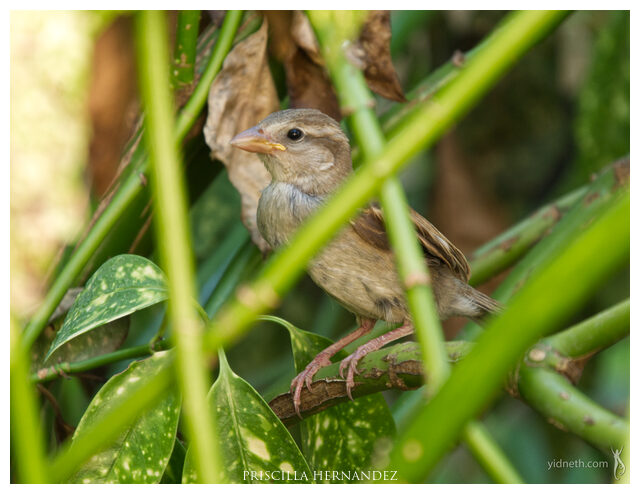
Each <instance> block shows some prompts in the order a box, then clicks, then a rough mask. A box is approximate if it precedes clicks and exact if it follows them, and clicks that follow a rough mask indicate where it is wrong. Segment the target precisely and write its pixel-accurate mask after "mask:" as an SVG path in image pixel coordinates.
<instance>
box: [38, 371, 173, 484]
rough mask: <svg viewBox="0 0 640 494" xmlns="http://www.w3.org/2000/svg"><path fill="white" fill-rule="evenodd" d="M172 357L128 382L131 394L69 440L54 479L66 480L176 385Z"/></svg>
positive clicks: (53, 470) (52, 475)
mask: <svg viewBox="0 0 640 494" xmlns="http://www.w3.org/2000/svg"><path fill="white" fill-rule="evenodd" d="M173 363H174V362H173V359H167V365H166V366H164V367H163V368H161V369H160V370H159V371H158V372H157V373H156V374H154V375H152V376H148V379H144V380H142V379H141V380H140V381H138V382H136V383H129V385H130V386H131V393H125V394H124V398H122V399H121V400H119V402H118V403H117V405H114V406H113V408H110V409H109V411H108V412H106V413H105V415H104V416H103V417H102V418H101V419H100V421H99V422H95V423H94V424H92V425H91V426H89V427H88V428H87V429H85V434H80V435H79V436H78V437H76V438H74V439H73V442H71V441H67V442H66V443H65V444H64V446H63V447H62V448H61V449H60V451H59V453H58V454H57V455H56V456H55V458H53V460H52V461H51V463H50V468H49V475H50V481H51V482H55V483H57V482H64V481H66V480H67V479H68V478H69V477H70V476H71V475H72V474H73V473H74V472H75V471H76V470H77V469H78V468H79V467H80V466H81V465H82V464H83V463H84V462H86V461H87V460H88V459H89V458H91V457H92V456H93V455H94V454H96V453H97V452H99V451H101V450H103V449H104V448H105V447H106V446H108V445H109V444H111V443H112V442H113V441H114V440H115V439H116V438H117V437H118V436H119V435H120V434H121V431H122V429H124V428H125V427H126V426H127V425H129V424H130V423H131V422H133V421H134V420H136V419H137V418H138V417H139V416H140V414H141V413H142V412H144V410H146V409H148V408H149V407H151V406H152V405H154V404H155V403H156V402H157V401H158V400H159V399H161V398H162V397H163V396H164V395H165V393H166V390H167V389H169V387H170V386H171V385H172V384H173V382H174V381H173V379H174V372H173Z"/></svg>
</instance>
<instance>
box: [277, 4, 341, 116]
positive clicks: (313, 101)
mask: <svg viewBox="0 0 640 494" xmlns="http://www.w3.org/2000/svg"><path fill="white" fill-rule="evenodd" d="M265 16H266V17H267V18H268V19H269V26H270V29H269V31H270V38H269V47H270V52H271V53H272V54H273V56H274V57H275V58H277V59H278V60H279V61H280V62H282V65H283V66H284V71H285V76H286V82H287V92H288V94H289V106H291V108H315V109H316V110H320V111H321V112H323V113H326V114H327V115H330V116H331V117H333V118H335V119H336V120H340V119H341V118H342V115H341V113H340V105H339V104H338V98H337V97H336V94H335V92H334V91H333V86H332V85H331V81H330V80H329V76H328V75H327V73H326V71H325V69H324V67H323V62H322V58H321V57H320V53H319V48H318V43H317V41H316V38H315V35H314V33H313V30H312V29H311V24H310V23H309V20H308V19H307V16H305V15H304V13H302V12H300V11H294V12H290V11H269V12H265Z"/></svg>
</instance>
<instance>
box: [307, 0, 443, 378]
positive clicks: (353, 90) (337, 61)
mask: <svg viewBox="0 0 640 494" xmlns="http://www.w3.org/2000/svg"><path fill="white" fill-rule="evenodd" d="M309 18H310V20H311V23H312V25H313V27H314V29H315V31H316V34H317V35H318V39H319V41H320V45H321V47H322V50H323V54H324V57H325V60H326V61H327V66H328V69H329V73H330V75H331V77H332V79H333V81H334V83H335V85H336V89H337V94H338V97H339V98H340V104H341V106H342V107H343V108H349V109H350V110H351V112H352V113H351V114H350V116H349V121H350V124H351V128H352V130H353V133H354V135H355V137H356V141H357V143H358V144H359V146H360V148H361V149H362V151H363V154H364V158H365V159H366V160H369V161H370V160H375V159H376V158H377V157H378V156H380V154H381V153H382V151H383V150H384V147H385V145H386V142H385V137H384V134H383V133H382V129H381V127H380V124H379V122H378V119H377V118H376V115H375V113H374V111H373V109H372V108H371V105H370V103H371V101H372V96H371V93H370V92H369V89H368V88H367V84H366V82H365V80H364V76H363V74H362V72H361V71H359V70H357V69H356V68H355V67H353V66H352V65H351V64H350V63H349V62H348V61H347V59H346V56H345V54H344V52H343V51H342V50H341V49H340V47H341V46H343V45H344V44H345V43H346V42H348V41H349V40H345V39H341V38H340V37H339V33H340V32H344V31H345V30H346V29H345V28H344V27H343V26H341V24H344V23H345V22H350V21H351V19H350V18H349V16H346V17H345V16H343V15H342V13H341V12H332V13H329V12H326V11H325V12H318V11H311V12H309ZM381 200H382V207H383V210H384V215H385V224H386V228H387V231H388V233H389V238H390V240H391V245H392V246H393V250H394V252H395V254H396V255H395V257H396V262H397V264H398V273H399V275H400V279H401V280H402V281H403V283H404V285H405V289H406V295H407V303H408V305H409V309H410V310H411V315H412V322H413V325H414V327H415V331H416V334H417V336H418V341H419V342H420V345H421V349H422V352H423V362H424V366H425V372H426V373H427V374H428V375H429V376H430V381H431V383H432V384H433V388H434V389H437V387H438V386H439V384H440V383H442V382H443V381H444V379H445V378H446V376H447V375H448V364H447V354H446V351H445V348H444V337H443V335H442V328H441V327H440V320H439V319H438V315H437V310H436V305H435V301H434V298H433V293H432V291H431V286H430V284H429V275H428V273H427V266H426V264H425V262H424V256H423V253H422V250H421V249H420V247H419V244H418V240H417V238H416V231H415V227H414V225H413V223H412V221H411V219H410V217H409V206H408V204H407V199H406V197H405V194H404V191H403V189H402V185H401V184H400V182H399V180H398V179H397V178H396V177H390V178H388V179H387V180H386V181H385V183H384V185H383V186H382V190H381Z"/></svg>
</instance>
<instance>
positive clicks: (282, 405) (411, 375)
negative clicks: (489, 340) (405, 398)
mask: <svg viewBox="0 0 640 494" xmlns="http://www.w3.org/2000/svg"><path fill="white" fill-rule="evenodd" d="M446 346H447V352H448V354H449V360H450V361H452V362H457V361H458V360H460V359H461V358H462V357H464V356H465V355H467V353H468V352H469V351H470V350H471V348H472V346H473V343H469V342H464V341H452V342H448V343H446ZM338 365H339V364H337V363H336V364H333V365H331V366H330V367H327V368H325V369H322V370H321V371H320V372H319V373H318V377H319V378H318V379H317V380H316V381H314V382H313V383H312V384H311V391H309V390H308V389H307V388H306V387H305V388H303V390H302V394H301V396H300V414H301V415H302V417H303V418H304V417H309V416H310V415H315V414H316V413H319V412H321V411H322V410H325V409H327V408H329V407H332V406H335V405H337V404H339V403H342V402H344V401H347V400H348V399H349V398H348V396H347V388H346V384H345V381H344V379H342V378H341V377H340V375H339V373H338ZM358 368H359V369H360V370H361V373H360V375H358V376H356V377H355V387H354V388H353V389H352V391H351V393H352V395H353V397H354V398H358V397H360V396H365V395H368V394H372V393H377V392H380V391H384V390H387V389H400V390H408V389H416V388H419V387H420V386H422V384H424V379H423V376H422V362H421V360H420V349H419V348H418V345H417V343H414V342H406V343H400V344H398V345H393V346H390V347H388V348H383V349H381V350H378V351H377V352H372V353H370V354H369V355H367V356H365V357H364V358H363V359H362V360H361V361H360V363H359V364H358ZM269 406H270V407H271V409H272V410H273V411H274V412H275V414H276V415H277V416H278V417H279V418H280V420H282V422H283V423H284V424H285V425H286V426H291V425H295V424H296V423H298V422H299V421H300V418H299V417H298V416H297V415H296V413H295V411H294V409H293V400H292V395H291V393H284V394H281V395H279V396H276V397H275V398H274V399H273V400H271V401H270V402H269Z"/></svg>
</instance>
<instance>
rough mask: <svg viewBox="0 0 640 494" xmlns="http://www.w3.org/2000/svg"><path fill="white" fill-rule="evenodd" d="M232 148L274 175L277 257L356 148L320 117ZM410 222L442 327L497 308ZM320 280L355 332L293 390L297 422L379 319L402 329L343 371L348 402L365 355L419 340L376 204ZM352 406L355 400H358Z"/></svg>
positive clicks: (271, 124)
mask: <svg viewBox="0 0 640 494" xmlns="http://www.w3.org/2000/svg"><path fill="white" fill-rule="evenodd" d="M231 145H233V146H235V147H237V148H240V149H243V150H245V151H248V152H252V153H257V154H258V156H259V157H260V159H261V160H262V162H263V163H264V165H265V167H266V169H267V170H268V172H269V173H270V175H271V183H270V184H269V185H268V186H267V187H266V188H265V189H264V190H263V191H262V194H261V196H260V200H259V203H258V211H257V223H258V228H259V230H260V233H261V234H262V236H263V237H264V238H265V240H266V241H267V242H268V243H269V244H270V245H271V247H272V248H273V249H278V248H279V247H281V246H283V245H287V244H288V243H289V240H290V239H291V238H292V236H293V234H294V232H295V231H296V229H297V228H298V227H299V226H300V225H301V224H302V223H303V222H304V221H305V220H306V219H307V218H308V217H309V216H311V215H312V214H314V213H315V212H316V211H317V210H318V209H319V208H320V207H322V205H323V204H324V203H325V202H326V201H327V199H328V198H329V197H330V196H331V194H332V193H333V192H335V191H336V189H337V188H338V187H339V186H340V185H341V184H342V183H343V182H344V181H345V180H347V179H348V178H349V176H350V175H351V174H352V173H353V167H352V163H351V148H350V145H349V140H348V138H347V136H346V135H345V134H344V132H343V131H342V129H341V128H340V125H339V124H338V122H336V121H335V120H334V119H333V118H331V117H329V116H327V115H325V114H324V113H322V112H320V111H318V110H313V109H290V110H283V111H279V112H276V113H272V114H271V115H269V116H268V117H267V118H265V119H264V120H262V121H261V122H260V123H258V124H257V125H256V126H254V127H251V128H250V129H247V130H245V131H244V132H242V133H240V134H238V135H236V136H235V137H234V138H233V139H232V140H231ZM410 215H411V220H412V221H413V224H414V226H415V229H416V231H417V234H418V239H419V241H420V244H421V247H422V250H423V253H424V260H425V262H426V264H427V266H428V268H429V273H430V275H431V283H432V288H433V294H434V298H435V301H436V306H437V310H438V315H439V317H440V319H446V318H448V317H451V316H463V317H467V318H470V319H472V320H474V321H480V320H481V319H482V318H484V317H485V316H486V315H488V314H491V313H494V312H497V311H498V310H499V309H500V305H499V304H498V302H496V301H495V300H493V299H492V298H490V297H488V296H487V295H485V294H483V293H481V292H479V291H477V290H475V289H474V288H472V287H471V286H469V284H468V283H467V282H468V280H469V276H470V269H469V264H468V263H467V260H466V259H465V257H464V255H463V254H462V252H460V250H459V249H457V248H456V247H455V246H454V245H453V244H452V243H451V242H450V241H449V240H447V238H446V237H445V236H444V235H443V234H442V233H440V232H439V231H438V230H437V229H436V228H435V227H434V226H433V225H432V224H431V223H429V221H427V220H426V219H425V218H423V217H422V216H421V215H420V214H418V213H417V212H416V211H414V210H410ZM307 272H308V273H309V276H310V277H311V279H313V281H314V282H315V283H316V284H317V285H318V286H320V287H321V288H322V289H323V290H324V291H325V292H327V293H328V294H329V295H331V296H332V297H333V298H334V299H336V300H337V301H338V302H339V303H340V304H341V305H343V306H344V307H345V308H346V309H347V310H349V311H351V312H352V313H354V314H355V316H356V320H357V322H358V328H357V329H356V330H355V331H353V332H352V333H350V334H348V335H347V336H345V337H344V338H341V339H340V340H338V341H336V342H335V343H333V344H332V345H330V346H329V347H327V348H325V349H324V350H323V351H322V352H320V353H319V354H318V355H317V356H316V357H315V358H314V359H313V360H312V361H311V362H310V363H309V364H308V365H307V367H306V368H305V369H304V370H303V371H302V372H301V373H300V374H298V375H297V376H296V377H295V378H294V379H293V381H292V383H291V393H292V394H293V402H294V408H295V410H296V413H297V414H298V416H300V411H299V407H300V395H301V392H302V389H303V386H304V385H306V386H307V388H308V389H309V390H311V382H312V380H313V376H314V375H315V374H316V373H317V372H318V370H320V369H321V368H323V367H326V366H328V365H330V364H331V360H330V359H331V357H333V356H334V355H335V354H336V353H338V352H339V351H340V350H342V349H343V348H344V347H345V346H347V345H348V344H350V343H351V342H353V341H355V340H356V339H358V338H360V337H361V336H364V335H366V334H367V333H369V332H370V331H371V329H372V328H373V326H374V325H375V323H376V321H377V320H383V321H386V322H388V323H395V324H400V326H399V327H397V328H396V329H393V330H391V331H389V332H387V333H386V334H383V335H381V336H379V337H377V338H373V339H371V340H370V341H368V342H367V343H365V344H364V345H361V346H360V347H358V348H357V349H356V350H355V352H353V353H352V354H351V355H350V356H348V357H347V358H345V359H344V360H342V361H341V362H340V375H341V376H342V377H343V379H344V378H345V377H344V376H345V374H344V373H345V370H346V386H347V394H348V395H349V397H350V398H352V396H351V389H352V388H353V387H354V385H355V383H354V375H355V374H358V371H357V365H358V362H359V361H360V359H362V357H364V356H365V355H366V354H368V353H370V352H372V351H375V350H378V349H380V348H381V347H383V346H384V345H386V344H387V343H389V342H391V341H394V340H397V339H399V338H402V337H404V336H407V335H409V334H411V333H412V332H413V325H412V322H411V315H410V313H409V310H408V308H407V302H406V298H405V292H404V288H403V285H402V283H401V282H400V279H399V277H398V274H397V271H396V264H395V259H394V253H393V251H392V250H391V246H390V244H389V240H388V237H387V233H386V230H385V224H384V218H383V215H382V210H381V208H380V206H379V205H378V204H377V203H371V204H369V205H368V206H367V207H366V208H364V209H363V210H362V211H361V212H360V213H359V214H358V216H357V217H356V218H355V219H353V220H352V221H351V222H350V223H349V224H348V225H347V226H346V227H344V228H343V229H342V230H341V231H340V232H339V233H338V234H337V236H336V237H335V238H334V239H333V240H332V241H331V242H330V243H328V244H327V245H326V246H325V247H324V248H323V249H322V250H321V251H320V253H319V254H317V255H316V256H315V257H314V258H313V259H312V260H311V262H310V263H309V265H308V266H307ZM352 399H353V398H352Z"/></svg>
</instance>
